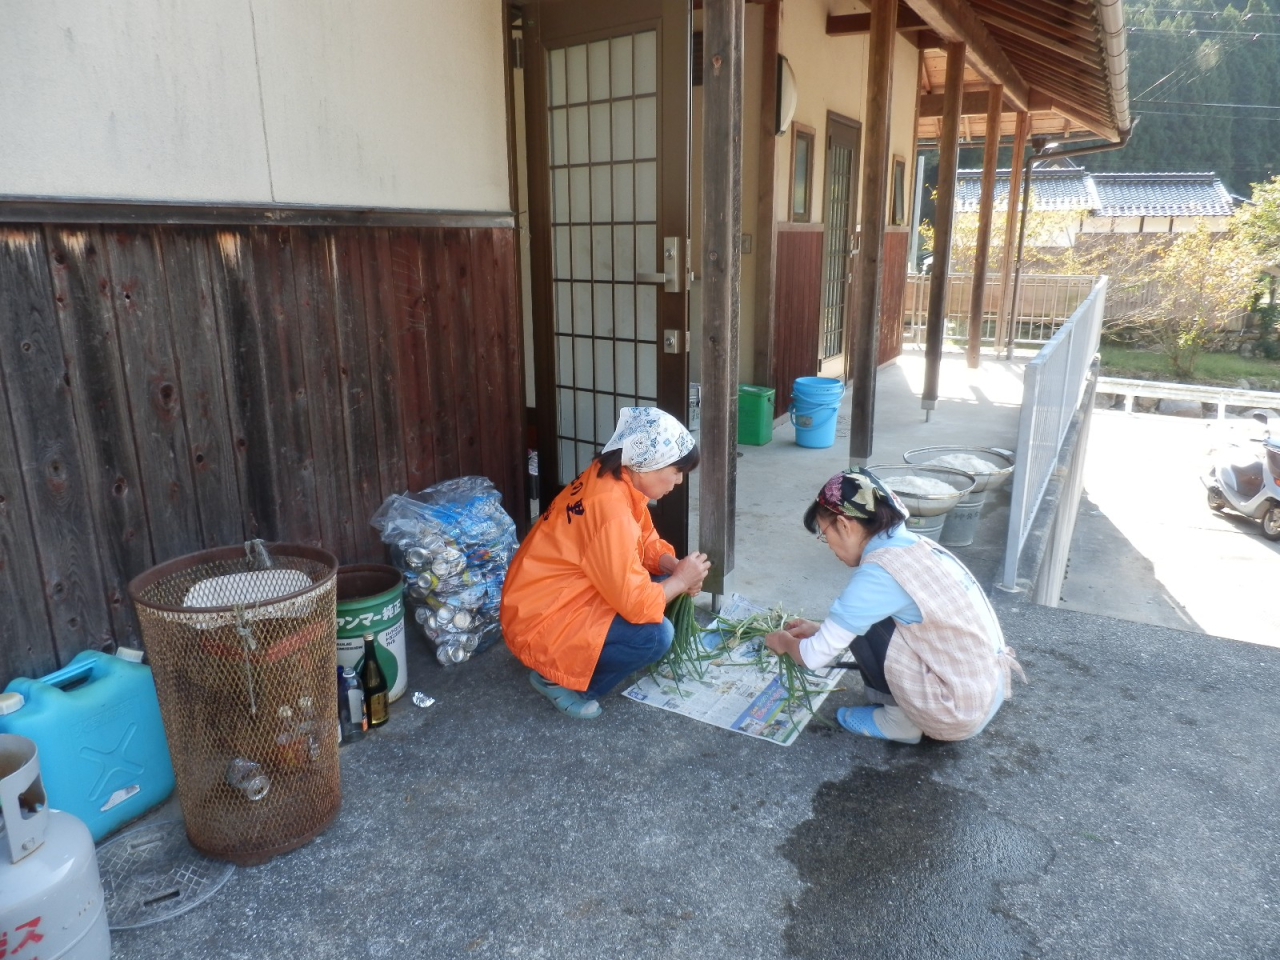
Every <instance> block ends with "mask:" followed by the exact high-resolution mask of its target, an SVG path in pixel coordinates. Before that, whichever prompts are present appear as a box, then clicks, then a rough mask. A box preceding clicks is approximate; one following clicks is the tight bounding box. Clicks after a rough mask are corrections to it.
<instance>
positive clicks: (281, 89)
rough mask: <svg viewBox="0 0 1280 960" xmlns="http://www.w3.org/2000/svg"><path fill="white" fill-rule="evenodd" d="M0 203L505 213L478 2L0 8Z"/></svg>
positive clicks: (16, 0)
mask: <svg viewBox="0 0 1280 960" xmlns="http://www.w3.org/2000/svg"><path fill="white" fill-rule="evenodd" d="M0 25H2V27H3V28H2V29H0V131H3V132H4V136H3V141H2V144H0V195H10V196H25V197H40V196H47V197H67V198H85V199H91V198H92V199H130V200H161V201H187V202H206V201H208V202H241V203H261V204H273V203H279V204H315V205H353V206H370V207H399V208H415V209H428V210H486V211H507V210H509V208H510V199H509V191H508V174H507V141H506V94H505V88H504V82H503V49H502V44H503V42H504V37H505V35H506V31H505V30H504V28H503V24H502V8H501V5H500V4H498V3H488V2H478V0H468V2H459V0H219V2H218V3H216V4H215V3H200V2H191V3H183V2H174V0H111V2H102V0H40V2H38V3H37V2H32V0H0Z"/></svg>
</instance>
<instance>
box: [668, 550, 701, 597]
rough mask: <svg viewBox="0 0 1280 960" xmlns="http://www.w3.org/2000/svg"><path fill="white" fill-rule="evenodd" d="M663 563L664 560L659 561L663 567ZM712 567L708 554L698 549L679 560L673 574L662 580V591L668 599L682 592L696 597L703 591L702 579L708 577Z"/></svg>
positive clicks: (672, 570)
mask: <svg viewBox="0 0 1280 960" xmlns="http://www.w3.org/2000/svg"><path fill="white" fill-rule="evenodd" d="M666 556H670V554H667V555H666ZM663 559H665V557H664V558H663ZM672 559H674V558H672ZM663 565H664V564H663V563H662V561H659V563H658V566H659V567H660V568H661V567H662V566H663ZM710 569H711V561H710V560H708V559H707V555H706V554H705V553H699V552H698V551H696V550H695V551H694V552H693V553H691V554H689V555H688V556H687V557H685V558H684V559H683V560H680V561H679V562H677V563H676V564H675V566H674V567H672V569H671V575H670V576H669V577H667V579H666V580H663V581H662V592H663V593H664V594H665V595H666V598H667V601H668V602H670V601H671V600H674V599H675V598H676V597H678V596H679V595H680V594H682V593H687V594H689V596H691V597H696V596H697V595H698V594H699V593H701V592H702V581H703V580H705V579H706V576H707V572H708V571H709V570H710Z"/></svg>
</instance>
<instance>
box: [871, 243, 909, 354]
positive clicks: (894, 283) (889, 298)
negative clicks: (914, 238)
mask: <svg viewBox="0 0 1280 960" xmlns="http://www.w3.org/2000/svg"><path fill="white" fill-rule="evenodd" d="M910 237H911V235H910V234H909V233H908V232H907V231H905V230H893V229H890V230H886V231H885V235H884V257H883V259H882V263H883V265H884V266H883V269H884V273H883V274H881V276H880V321H879V323H880V343H879V346H878V349H877V351H876V365H877V366H879V365H880V364H882V363H888V362H889V361H890V360H892V359H893V358H894V357H896V356H897V355H898V354H900V353H901V352H902V298H903V296H904V294H905V293H906V289H907V241H908V240H909V239H910Z"/></svg>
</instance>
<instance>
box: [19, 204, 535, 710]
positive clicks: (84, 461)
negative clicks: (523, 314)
mask: <svg viewBox="0 0 1280 960" xmlns="http://www.w3.org/2000/svg"><path fill="white" fill-rule="evenodd" d="M514 257H515V248H514V236H513V234H512V232H511V231H510V230H509V229H489V228H444V227H435V228H427V227H422V228H379V227H348V226H341V227H232V228H227V227H197V226H152V225H140V226H132V225H131V226H99V225H94V226H67V225H62V224H58V225H43V226H42V225H27V224H22V225H17V224H14V225H0V382H2V386H0V416H2V417H3V420H2V421H0V597H2V598H3V601H2V602H0V685H3V684H4V683H7V682H8V680H9V679H10V678H12V677H14V676H38V675H40V674H43V673H45V672H47V671H49V670H51V669H54V668H55V667H57V666H59V665H61V664H63V663H65V662H66V661H67V660H68V659H70V658H71V657H72V656H74V655H75V654H76V653H77V652H79V651H80V650H84V649H88V648H99V647H103V646H106V645H108V644H109V643H110V642H111V641H112V640H116V641H118V642H121V643H137V642H138V626H137V620H136V617H135V615H134V612H133V610H132V606H131V604H130V602H129V600H128V596H127V593H126V586H127V584H128V582H129V580H130V579H132V578H133V577H134V576H136V575H137V574H139V573H142V572H143V571H145V570H147V569H148V568H150V567H151V566H153V565H154V564H156V563H160V562H162V561H165V560H168V559H170V558H172V557H175V556H179V555H182V554H185V553H190V552H192V551H195V550H200V549H204V548H206V547H213V546H224V545H227V544H235V543H239V542H241V541H243V540H245V539H246V538H252V537H262V538H264V539H267V540H285V541H301V542H305V543H312V544H319V545H321V546H324V547H325V548H326V549H328V550H330V551H332V552H333V553H334V554H335V555H336V556H337V557H338V559H339V560H340V562H343V563H351V562H362V561H363V562H369V561H380V560H382V559H383V557H384V555H385V554H384V548H383V546H382V544H381V543H380V542H379V541H378V537H377V532H376V531H375V530H373V529H372V528H371V527H370V526H369V525H368V520H369V517H370V516H371V515H372V513H373V512H374V510H375V509H376V508H377V507H378V505H379V504H380V503H381V502H382V501H383V499H384V498H385V497H386V496H387V495H388V494H389V493H393V492H397V491H403V490H406V489H411V490H419V489H422V488H423V487H426V486H429V485H431V484H432V483H435V482H437V481H439V480H444V479H447V478H450V477H455V476H463V475H469V474H478V475H483V476H487V477H489V478H490V479H492V480H493V481H494V483H495V484H496V485H497V487H498V489H499V490H500V491H501V492H502V494H503V499H504V502H505V503H506V504H507V505H508V509H509V510H510V512H511V513H512V514H513V516H515V517H516V519H517V522H518V523H520V524H521V525H522V526H523V521H524V518H523V516H522V512H523V510H522V508H521V505H524V504H526V503H527V501H526V500H525V493H524V462H525V437H524V390H523V386H522V382H523V381H522V354H521V346H520V339H521V321H520V313H519V309H518V300H517V291H516V288H515V267H514V263H515V261H514ZM512 504H515V505H517V508H514V509H513V508H512V507H511V505H512Z"/></svg>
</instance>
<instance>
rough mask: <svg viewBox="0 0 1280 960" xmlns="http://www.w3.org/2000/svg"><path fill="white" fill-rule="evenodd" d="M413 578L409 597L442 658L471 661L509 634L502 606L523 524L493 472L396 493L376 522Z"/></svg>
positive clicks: (415, 616) (408, 579)
mask: <svg viewBox="0 0 1280 960" xmlns="http://www.w3.org/2000/svg"><path fill="white" fill-rule="evenodd" d="M369 522H370V523H371V524H372V525H373V526H374V527H375V528H376V529H377V530H378V532H379V534H381V537H382V542H383V543H385V544H387V545H388V546H390V547H391V554H392V562H393V563H395V565H396V566H397V567H399V568H400V570H401V571H403V573H404V576H405V585H406V589H405V598H406V600H407V601H408V604H409V607H410V610H411V611H412V614H413V619H414V622H415V623H417V624H418V627H419V629H420V630H421V632H422V635H423V636H424V637H426V638H427V639H428V640H430V641H431V643H432V644H433V645H434V647H435V649H436V659H437V660H439V661H440V663H442V664H445V665H449V664H454V663H463V662H464V661H466V660H469V659H470V658H471V657H472V655H474V654H476V653H480V652H481V651H483V650H487V649H488V648H489V647H491V646H493V644H494V643H495V642H496V641H497V640H498V638H499V637H500V636H501V635H502V631H501V628H500V627H499V625H498V604H499V602H500V600H501V598H502V581H503V579H504V578H505V577H506V575H507V564H508V563H510V562H511V557H512V556H513V555H514V554H515V552H516V547H517V543H516V525H515V522H514V521H513V520H512V519H511V517H510V516H508V515H507V512H506V511H505V510H503V509H502V495H501V494H499V493H498V491H497V490H496V489H495V488H494V486H493V484H492V483H491V482H490V481H489V480H488V479H486V478H485V477H458V478H457V479H454V480H445V481H443V482H442V483H437V484H436V485H435V486H432V487H428V488H427V489H425V490H422V491H420V492H419V493H416V494H412V495H411V494H407V493H406V494H402V493H394V494H392V495H391V496H389V497H387V499H386V500H385V501H383V503H382V506H380V507H379V508H378V510H377V512H376V513H375V514H374V515H373V518H372V519H371V520H370V521H369Z"/></svg>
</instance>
